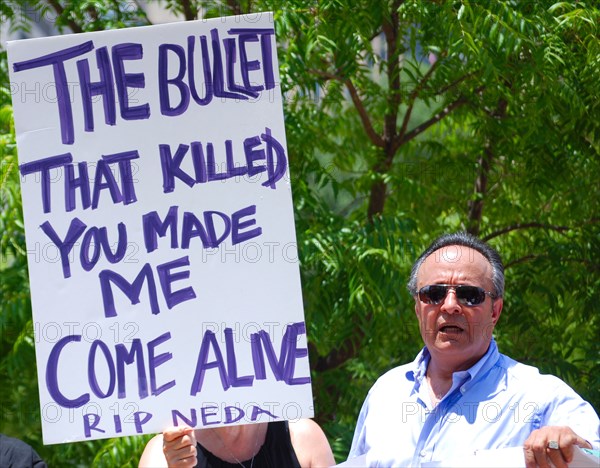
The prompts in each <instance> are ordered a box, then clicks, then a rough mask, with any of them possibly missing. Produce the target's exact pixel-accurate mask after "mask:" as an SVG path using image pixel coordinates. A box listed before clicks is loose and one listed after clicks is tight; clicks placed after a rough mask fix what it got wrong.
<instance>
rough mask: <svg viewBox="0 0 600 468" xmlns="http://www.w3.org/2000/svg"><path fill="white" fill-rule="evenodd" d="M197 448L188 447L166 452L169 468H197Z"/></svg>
mask: <svg viewBox="0 0 600 468" xmlns="http://www.w3.org/2000/svg"><path fill="white" fill-rule="evenodd" d="M196 455H197V451H196V447H195V446H193V445H188V446H186V447H183V448H181V449H179V450H167V451H165V459H166V460H167V464H168V466H169V467H171V466H177V467H187V466H196V463H197V462H198V460H197V457H196Z"/></svg>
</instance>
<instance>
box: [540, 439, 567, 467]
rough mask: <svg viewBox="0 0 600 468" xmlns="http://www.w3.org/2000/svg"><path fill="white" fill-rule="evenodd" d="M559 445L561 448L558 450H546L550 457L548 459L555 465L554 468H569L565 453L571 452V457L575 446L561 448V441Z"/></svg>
mask: <svg viewBox="0 0 600 468" xmlns="http://www.w3.org/2000/svg"><path fill="white" fill-rule="evenodd" d="M558 443H559V448H557V449H553V448H550V447H548V448H546V456H547V457H548V459H549V460H550V461H551V462H552V464H554V466H555V467H556V468H567V463H568V461H567V458H565V457H564V453H568V452H569V450H570V452H571V456H572V453H573V446H572V445H571V444H569V445H567V446H566V447H561V446H560V443H561V442H560V441H558Z"/></svg>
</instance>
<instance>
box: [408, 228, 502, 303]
mask: <svg viewBox="0 0 600 468" xmlns="http://www.w3.org/2000/svg"><path fill="white" fill-rule="evenodd" d="M450 245H460V246H463V247H468V248H470V249H473V250H476V251H477V252H479V253H480V254H481V255H483V256H484V257H485V258H486V259H487V261H488V262H490V265H491V266H492V282H493V283H494V291H493V292H494V294H495V295H496V297H502V296H503V295H504V265H503V264H502V259H501V258H500V254H499V253H498V252H497V251H496V250H494V249H493V248H492V247H490V246H489V245H488V244H486V243H485V242H484V241H482V240H480V239H478V238H477V237H475V236H473V235H471V234H469V233H466V232H457V233H454V234H444V235H442V236H440V237H438V238H437V239H436V240H434V241H433V242H432V243H431V245H430V246H429V247H427V249H426V250H425V251H424V252H423V253H422V254H421V256H420V257H419V258H418V259H417V261H416V262H415V263H414V265H413V267H412V270H411V272H410V280H409V281H408V285H407V286H408V290H409V291H410V293H411V294H412V295H413V296H414V295H416V294H417V273H418V272H419V268H420V267H421V265H422V264H423V262H424V261H425V259H426V258H427V257H429V256H430V255H431V254H432V253H434V252H435V251H437V250H439V249H442V248H444V247H448V246H450Z"/></svg>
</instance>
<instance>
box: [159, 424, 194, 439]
mask: <svg viewBox="0 0 600 468" xmlns="http://www.w3.org/2000/svg"><path fill="white" fill-rule="evenodd" d="M192 431H193V429H192V428H191V427H189V426H172V427H168V428H167V429H165V430H164V431H163V440H165V441H166V442H171V441H172V440H175V439H177V438H178V437H181V436H182V435H185V434H189V433H190V432H192Z"/></svg>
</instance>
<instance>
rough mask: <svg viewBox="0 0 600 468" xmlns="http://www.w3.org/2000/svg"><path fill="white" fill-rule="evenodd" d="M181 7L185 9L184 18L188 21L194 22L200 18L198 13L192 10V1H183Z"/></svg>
mask: <svg viewBox="0 0 600 468" xmlns="http://www.w3.org/2000/svg"><path fill="white" fill-rule="evenodd" d="M181 7H182V8H183V16H184V17H185V20H186V21H192V20H195V19H197V18H198V12H197V11H194V10H192V3H191V1H190V0H181Z"/></svg>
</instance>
